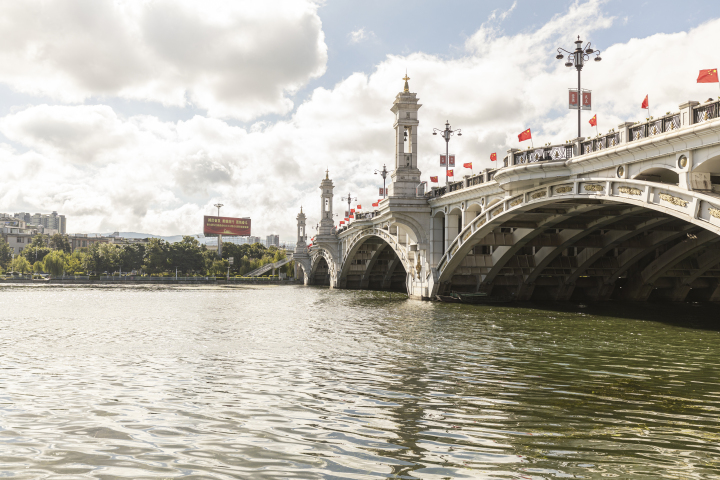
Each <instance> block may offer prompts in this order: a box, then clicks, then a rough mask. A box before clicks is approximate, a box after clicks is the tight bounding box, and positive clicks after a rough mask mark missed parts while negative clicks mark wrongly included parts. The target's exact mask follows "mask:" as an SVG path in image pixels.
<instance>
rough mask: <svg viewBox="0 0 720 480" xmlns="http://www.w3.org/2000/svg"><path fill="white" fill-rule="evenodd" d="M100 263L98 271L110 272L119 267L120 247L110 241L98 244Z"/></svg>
mask: <svg viewBox="0 0 720 480" xmlns="http://www.w3.org/2000/svg"><path fill="white" fill-rule="evenodd" d="M99 250H100V265H98V272H108V274H112V273H113V272H114V271H116V270H117V269H119V268H120V250H121V247H119V246H117V245H113V244H111V243H103V244H102V245H100V248H99Z"/></svg>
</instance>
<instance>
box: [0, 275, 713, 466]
mask: <svg viewBox="0 0 720 480" xmlns="http://www.w3.org/2000/svg"><path fill="white" fill-rule="evenodd" d="M0 306H1V309H2V310H1V313H0V327H1V328H0V408H1V410H0V471H2V472H4V474H5V476H9V477H11V478H58V479H59V478H63V479H65V478H132V479H141V478H176V477H183V476H185V477H191V478H214V479H225V478H228V479H229V478H248V477H252V478H284V477H289V476H292V477H298V478H373V477H389V476H397V478H428V479H431V478H437V479H441V478H558V477H571V478H596V477H597V478H605V477H618V478H641V477H642V478H651V477H657V478H717V477H715V476H716V475H718V472H720V448H719V447H718V445H719V441H720V415H719V413H720V384H719V382H720V352H719V351H718V340H719V338H718V337H719V335H720V334H719V333H718V330H720V322H719V321H718V318H719V317H720V315H718V314H717V313H716V312H717V310H716V309H715V308H714V307H704V306H692V305H683V306H678V307H672V306H668V305H650V306H648V305H642V306H633V305H610V306H600V307H593V306H584V305H572V306H565V307H563V306H559V307H557V308H556V307H555V306H553V307H552V309H551V308H548V307H547V306H539V307H538V306H533V305H529V306H524V307H506V306H503V307H495V306H491V307H488V306H465V305H447V304H435V303H427V302H422V303H421V302H416V301H408V300H405V299H404V298H403V297H402V296H400V295H394V294H386V293H378V292H353V291H341V290H327V289H319V288H309V287H294V286H291V287H256V288H210V287H208V288H202V287H193V288H182V287H175V288H172V287H171V288H163V287H161V288H146V287H137V288H132V287H108V288H97V287H93V288H90V287H86V288H82V287H79V288H75V287H56V288H52V287H41V288H30V287H15V288H10V287H2V288H1V289H0Z"/></svg>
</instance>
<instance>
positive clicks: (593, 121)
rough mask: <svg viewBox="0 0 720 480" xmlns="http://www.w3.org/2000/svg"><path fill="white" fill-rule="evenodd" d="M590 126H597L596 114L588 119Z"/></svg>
mask: <svg viewBox="0 0 720 480" xmlns="http://www.w3.org/2000/svg"><path fill="white" fill-rule="evenodd" d="M590 126H591V127H597V114H595V115H594V116H593V118H591V119H590Z"/></svg>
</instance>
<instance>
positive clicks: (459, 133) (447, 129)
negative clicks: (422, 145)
mask: <svg viewBox="0 0 720 480" xmlns="http://www.w3.org/2000/svg"><path fill="white" fill-rule="evenodd" d="M438 133H440V135H442V137H443V138H444V139H445V186H446V187H447V184H448V165H450V153H449V152H450V137H452V136H453V135H455V134H456V133H457V136H458V137H462V129H460V128H457V129H455V130H451V129H450V121H449V120H446V121H445V130H440V129H439V128H433V135H437V134H438ZM453 173H454V172H453Z"/></svg>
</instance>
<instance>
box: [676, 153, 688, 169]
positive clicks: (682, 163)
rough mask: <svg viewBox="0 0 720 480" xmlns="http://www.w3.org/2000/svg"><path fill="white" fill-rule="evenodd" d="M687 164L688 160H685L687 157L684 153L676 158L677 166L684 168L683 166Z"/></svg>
mask: <svg viewBox="0 0 720 480" xmlns="http://www.w3.org/2000/svg"><path fill="white" fill-rule="evenodd" d="M687 164H688V160H687V157H686V156H685V155H683V156H682V157H680V158H678V166H679V167H680V168H685V167H687Z"/></svg>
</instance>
